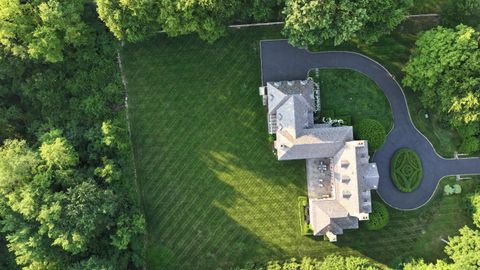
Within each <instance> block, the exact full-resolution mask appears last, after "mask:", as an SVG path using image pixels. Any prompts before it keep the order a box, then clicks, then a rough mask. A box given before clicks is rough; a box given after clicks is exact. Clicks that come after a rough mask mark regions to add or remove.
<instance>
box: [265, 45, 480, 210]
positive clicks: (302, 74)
mask: <svg viewBox="0 0 480 270" xmlns="http://www.w3.org/2000/svg"><path fill="white" fill-rule="evenodd" d="M260 46H261V61H262V83H263V84H264V85H265V82H269V81H281V80H303V79H305V78H306V77H307V74H308V72H309V70H311V69H314V68H348V69H353V70H356V71H358V72H361V73H363V74H365V75H367V76H368V77H370V79H372V80H373V81H375V83H376V84H377V85H378V86H379V88H380V89H381V90H382V91H383V92H384V93H385V96H386V97H387V99H388V101H389V102H390V107H391V109H392V113H393V122H394V127H393V129H392V130H391V131H390V133H389V134H388V136H387V139H386V142H385V144H384V145H383V147H382V148H381V149H379V150H378V151H377V152H376V153H375V156H374V161H375V162H376V163H377V166H378V170H379V174H380V183H379V187H378V193H379V194H380V197H381V198H382V199H383V200H384V201H385V202H386V203H387V204H389V205H390V206H392V207H395V208H398V209H403V210H410V209H415V208H418V207H420V206H422V205H424V204H425V203H427V202H428V200H429V199H430V197H431V196H432V195H433V193H434V191H435V189H436V187H437V185H438V182H439V181H440V179H441V178H442V177H444V176H448V175H457V174H480V158H466V159H444V158H442V157H440V156H439V155H438V154H437V153H436V152H435V150H434V149H433V146H432V145H431V143H430V142H429V141H428V140H427V139H426V138H425V137H424V136H423V135H422V134H421V133H420V132H419V131H418V130H417V129H416V128H415V126H414V125H413V123H412V120H411V118H410V114H409V111H408V107H407V102H406V99H405V96H404V94H403V91H402V88H401V87H400V85H399V84H398V83H397V82H396V81H395V79H394V78H393V77H392V75H391V74H390V73H389V72H388V70H386V69H385V68H384V67H383V66H382V65H380V64H379V63H377V62H376V61H374V60H372V59H371V58H368V57H366V56H364V55H361V54H358V53H354V52H335V51H332V52H318V53H311V52H308V51H307V50H304V49H298V48H295V47H293V46H291V45H289V44H288V43H287V41H286V40H265V41H262V42H261V44H260ZM339 90H341V89H339ZM401 147H408V148H410V149H413V150H415V151H416V152H417V153H418V155H419V156H420V159H421V160H422V163H423V179H422V182H421V184H420V186H419V187H418V188H417V189H416V190H415V191H413V192H410V193H403V192H400V191H398V189H397V188H396V187H395V186H394V185H393V183H392V181H391V180H390V159H391V157H392V156H393V154H394V153H395V151H396V150H397V149H399V148H401Z"/></svg>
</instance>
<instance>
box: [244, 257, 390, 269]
mask: <svg viewBox="0 0 480 270" xmlns="http://www.w3.org/2000/svg"><path fill="white" fill-rule="evenodd" d="M245 269H252V270H264V269H266V270H293V269H296V270H311V269H316V270H331V269H342V270H367V269H368V270H376V269H378V270H380V269H382V268H380V265H378V264H375V263H373V262H371V261H369V260H368V259H365V258H360V257H354V256H348V257H344V256H339V255H329V256H327V257H325V258H324V259H322V260H319V259H313V258H309V257H304V258H302V259H301V260H297V259H295V258H293V259H290V260H287V261H270V262H268V263H267V264H266V265H261V266H256V267H251V268H245Z"/></svg>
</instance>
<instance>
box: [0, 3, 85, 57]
mask: <svg viewBox="0 0 480 270" xmlns="http://www.w3.org/2000/svg"><path fill="white" fill-rule="evenodd" d="M84 4H85V1H83V0H74V1H58V0H33V1H20V0H0V29H1V30H0V44H1V45H2V48H3V50H5V51H6V52H8V53H11V54H13V55H15V56H19V57H21V58H31V59H35V60H42V61H43V60H44V61H46V62H58V61H61V60H63V57H64V52H65V47H67V46H73V47H78V46H81V45H82V44H84V43H85V41H86V40H85V38H84V35H85V31H86V25H85V23H84V22H83V21H82V20H81V16H80V14H81V13H82V12H83V8H84Z"/></svg>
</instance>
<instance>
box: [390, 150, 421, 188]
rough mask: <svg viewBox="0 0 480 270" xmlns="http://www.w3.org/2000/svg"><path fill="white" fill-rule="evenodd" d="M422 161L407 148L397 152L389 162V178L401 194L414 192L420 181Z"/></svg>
mask: <svg viewBox="0 0 480 270" xmlns="http://www.w3.org/2000/svg"><path fill="white" fill-rule="evenodd" d="M422 175H423V171H422V161H421V160H420V158H419V157H418V155H417V153H415V152H414V151H413V150H410V149H408V148H402V149H399V150H397V152H396V153H395V155H393V158H392V160H391V161H390V176H391V177H392V181H393V183H394V184H395V186H396V187H397V188H398V189H399V190H400V191H402V192H411V191H413V190H415V189H416V188H417V187H418V186H419V185H420V181H421V180H422Z"/></svg>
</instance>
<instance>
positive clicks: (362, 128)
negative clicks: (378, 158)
mask: <svg viewBox="0 0 480 270" xmlns="http://www.w3.org/2000/svg"><path fill="white" fill-rule="evenodd" d="M355 133H356V135H357V137H358V138H359V139H361V140H367V141H368V148H369V150H370V151H375V150H377V149H378V148H380V147H381V146H382V145H383V143H384V142H385V137H386V136H387V133H386V131H385V128H384V127H383V125H382V124H381V123H380V122H378V121H377V120H374V119H363V120H361V121H360V122H359V123H358V124H357V125H356V126H355Z"/></svg>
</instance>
